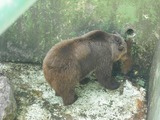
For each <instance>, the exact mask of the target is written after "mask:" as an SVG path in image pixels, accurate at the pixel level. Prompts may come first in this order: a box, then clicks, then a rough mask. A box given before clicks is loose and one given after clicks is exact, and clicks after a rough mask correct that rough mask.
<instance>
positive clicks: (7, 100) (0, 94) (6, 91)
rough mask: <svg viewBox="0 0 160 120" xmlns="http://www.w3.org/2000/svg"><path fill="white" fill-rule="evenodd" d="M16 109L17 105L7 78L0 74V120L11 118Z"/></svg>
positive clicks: (10, 119) (9, 119) (13, 116)
mask: <svg viewBox="0 0 160 120" xmlns="http://www.w3.org/2000/svg"><path fill="white" fill-rule="evenodd" d="M16 109H17V105H16V101H15V98H14V95H13V91H12V88H11V86H10V84H9V80H8V78H7V77H5V76H3V75H0V120H13V119H14V118H15V115H16Z"/></svg>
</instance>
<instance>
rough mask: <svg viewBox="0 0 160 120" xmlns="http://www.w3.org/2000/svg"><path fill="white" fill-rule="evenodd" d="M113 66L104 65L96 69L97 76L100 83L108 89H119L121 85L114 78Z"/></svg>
mask: <svg viewBox="0 0 160 120" xmlns="http://www.w3.org/2000/svg"><path fill="white" fill-rule="evenodd" d="M111 73H112V64H108V65H103V66H101V67H99V68H98V69H96V71H95V74H96V78H97V79H98V82H99V83H100V84H101V85H102V86H104V87H105V88H107V89H110V90H114V89H117V88H118V87H119V86H120V84H119V83H118V82H117V81H115V80H114V79H113V78H112V77H111V75H112V74H111Z"/></svg>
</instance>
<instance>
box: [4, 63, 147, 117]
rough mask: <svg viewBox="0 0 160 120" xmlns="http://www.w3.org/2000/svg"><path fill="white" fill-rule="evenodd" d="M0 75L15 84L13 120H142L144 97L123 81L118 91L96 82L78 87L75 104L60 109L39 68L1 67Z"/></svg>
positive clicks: (129, 83)
mask: <svg viewBox="0 0 160 120" xmlns="http://www.w3.org/2000/svg"><path fill="white" fill-rule="evenodd" d="M1 66H2V67H1V68H3V70H2V71H3V72H4V73H5V74H7V76H8V77H9V78H10V79H11V81H12V83H14V84H13V85H14V88H15V98H16V101H17V104H18V113H17V117H16V120H144V119H145V117H146V111H145V110H146V104H145V94H146V91H145V89H144V88H142V87H136V86H133V85H132V84H131V82H129V81H128V80H125V79H124V78H123V77H121V78H119V80H120V81H121V80H122V81H123V80H124V82H122V84H121V87H120V88H119V89H117V90H114V91H110V90H106V89H104V88H103V87H102V86H101V85H100V84H99V83H98V82H97V81H95V80H93V79H91V80H90V81H89V83H87V84H84V85H81V84H80V85H77V87H76V93H77V95H78V100H77V101H76V102H75V103H74V104H72V105H69V106H63V102H62V99H61V98H60V97H57V96H55V91H54V90H53V89H51V87H50V86H49V85H48V83H47V82H46V81H45V79H44V76H43V72H42V68H41V66H38V65H31V64H15V63H6V64H1Z"/></svg>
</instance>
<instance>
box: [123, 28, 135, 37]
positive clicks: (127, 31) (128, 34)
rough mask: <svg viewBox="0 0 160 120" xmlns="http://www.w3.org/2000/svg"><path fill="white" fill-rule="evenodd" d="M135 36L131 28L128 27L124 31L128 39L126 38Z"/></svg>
mask: <svg viewBox="0 0 160 120" xmlns="http://www.w3.org/2000/svg"><path fill="white" fill-rule="evenodd" d="M135 36H136V33H135V30H134V29H132V28H128V29H127V30H126V31H125V38H126V39H128V38H134V37H135Z"/></svg>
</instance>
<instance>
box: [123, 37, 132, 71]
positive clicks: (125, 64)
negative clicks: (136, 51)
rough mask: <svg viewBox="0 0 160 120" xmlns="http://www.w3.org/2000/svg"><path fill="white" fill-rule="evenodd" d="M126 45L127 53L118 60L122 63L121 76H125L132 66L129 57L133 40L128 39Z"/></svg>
mask: <svg viewBox="0 0 160 120" xmlns="http://www.w3.org/2000/svg"><path fill="white" fill-rule="evenodd" d="M126 43H127V53H126V54H125V55H124V56H123V57H122V58H121V60H120V61H121V62H122V65H121V71H122V73H123V74H127V73H128V72H129V71H130V70H131V68H132V64H133V61H132V55H131V47H132V44H133V40H132V39H128V40H127V41H126Z"/></svg>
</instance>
